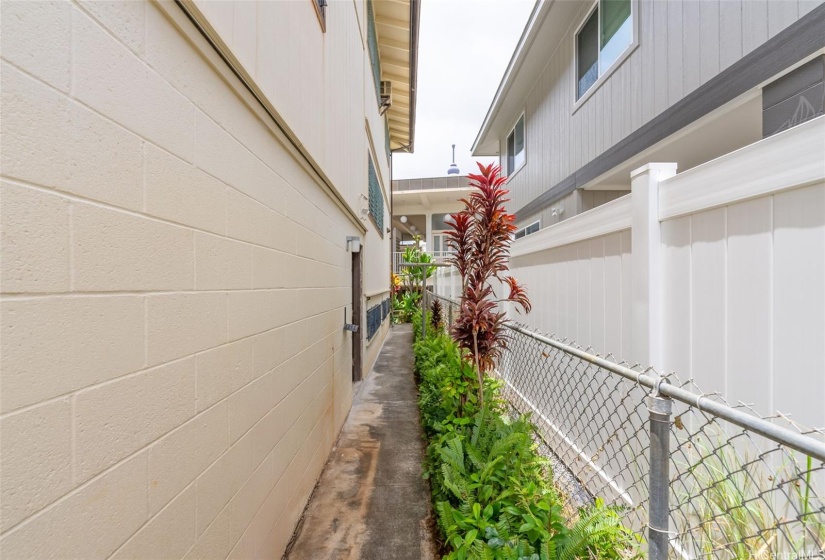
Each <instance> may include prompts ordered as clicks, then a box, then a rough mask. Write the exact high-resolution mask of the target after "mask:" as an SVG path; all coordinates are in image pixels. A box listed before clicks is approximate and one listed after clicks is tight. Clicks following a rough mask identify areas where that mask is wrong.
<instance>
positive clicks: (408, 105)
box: [373, 0, 421, 152]
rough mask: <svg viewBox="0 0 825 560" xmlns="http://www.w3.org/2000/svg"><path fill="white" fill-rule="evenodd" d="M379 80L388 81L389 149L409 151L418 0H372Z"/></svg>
mask: <svg viewBox="0 0 825 560" xmlns="http://www.w3.org/2000/svg"><path fill="white" fill-rule="evenodd" d="M373 8H374V10H375V29H376V35H377V38H378V53H379V57H380V58H381V79H382V80H389V81H390V82H392V104H391V106H390V108H389V109H388V110H387V124H388V127H389V132H390V150H392V151H405V152H412V151H413V143H414V140H415V100H416V82H417V67H418V24H419V16H420V12H421V5H420V0H380V1H377V2H373Z"/></svg>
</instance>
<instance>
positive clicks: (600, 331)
mask: <svg viewBox="0 0 825 560" xmlns="http://www.w3.org/2000/svg"><path fill="white" fill-rule="evenodd" d="M589 243H590V301H591V304H590V345H591V346H592V347H593V350H594V351H595V352H598V353H599V354H605V347H604V339H605V333H604V328H605V320H604V308H605V301H604V284H605V276H604V237H598V238H596V239H591V240H590V242H589Z"/></svg>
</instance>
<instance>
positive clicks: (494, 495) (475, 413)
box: [413, 319, 638, 560]
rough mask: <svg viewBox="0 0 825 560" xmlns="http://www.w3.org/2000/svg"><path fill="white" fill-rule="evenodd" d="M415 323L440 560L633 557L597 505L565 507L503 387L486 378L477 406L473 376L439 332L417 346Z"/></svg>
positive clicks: (610, 514) (614, 517)
mask: <svg viewBox="0 0 825 560" xmlns="http://www.w3.org/2000/svg"><path fill="white" fill-rule="evenodd" d="M413 322H414V326H415V332H416V340H417V342H416V343H415V368H416V375H417V378H418V382H419V408H420V410H421V421H422V424H423V428H424V433H425V437H426V439H427V452H426V457H425V464H424V472H425V477H427V478H429V481H430V485H431V489H432V499H433V508H434V510H435V512H436V518H437V525H438V529H439V531H440V534H441V535H440V536H441V539H442V543H443V551H444V554H445V558H448V559H463V558H502V559H510V558H512V559H530V560H545V559H555V558H569V559H573V558H605V559H609V558H627V557H630V556H633V555H634V553H633V550H634V549H635V548H637V547H636V546H635V545H637V544H638V543H637V542H636V541H635V539H636V537H635V536H634V535H633V533H631V532H630V531H629V530H627V529H626V528H625V527H624V526H623V525H622V523H621V519H620V515H619V512H618V510H616V509H615V508H611V507H606V506H604V504H603V503H602V502H601V501H600V500H596V502H595V504H593V505H591V506H588V507H585V508H581V509H578V511H576V508H575V507H565V500H564V499H563V497H562V495H561V494H560V493H559V492H558V490H557V489H556V487H555V486H554V484H553V477H552V469H551V468H550V464H549V461H547V460H546V459H545V458H544V457H543V456H542V455H541V454H540V453H539V450H538V445H537V444H536V443H535V436H536V432H535V428H534V426H533V425H532V424H531V422H530V420H529V417H528V416H518V417H515V416H513V415H511V414H509V413H508V408H507V407H506V406H505V403H504V402H503V400H502V398H501V396H500V384H501V382H500V381H498V380H496V379H493V378H491V377H487V378H485V380H484V391H483V397H484V398H483V402H479V396H478V381H476V380H477V379H478V377H477V375H476V372H475V371H474V369H473V366H472V365H471V364H470V363H469V362H468V361H467V360H466V359H465V356H464V355H463V354H462V351H461V350H460V349H459V347H458V346H457V345H456V343H455V342H454V341H453V340H452V339H451V338H450V337H449V336H447V335H446V334H445V333H444V331H443V328H438V326H437V325H434V326H433V327H432V328H429V329H428V336H427V338H426V339H424V340H421V339H420V322H421V320H420V319H417V320H414V321H413ZM430 333H432V334H430ZM572 512H574V513H572ZM571 513H572V515H571Z"/></svg>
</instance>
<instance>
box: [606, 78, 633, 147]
mask: <svg viewBox="0 0 825 560" xmlns="http://www.w3.org/2000/svg"><path fill="white" fill-rule="evenodd" d="M628 68H629V66H628V65H627V64H623V65H622V67H621V68H619V69H618V70H617V71H616V74H615V75H614V80H615V81H614V82H613V86H614V87H613V106H612V107H611V113H612V114H611V117H612V119H613V127H612V131H613V135H612V136H611V138H610V146H611V147H612V146H615V145H616V144H618V143H619V141H620V140H621V139H622V138H624V120H625V118H624V117H625V105H624V100H625V95H624V84H625V76H626V75H627V70H628Z"/></svg>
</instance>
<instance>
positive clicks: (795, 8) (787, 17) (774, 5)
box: [768, 0, 799, 38]
mask: <svg viewBox="0 0 825 560" xmlns="http://www.w3.org/2000/svg"><path fill="white" fill-rule="evenodd" d="M798 17H799V5H798V4H797V3H796V2H795V1H785V2H778V1H776V0H772V1H769V2H768V38H770V37H773V36H774V35H776V34H777V33H779V32H780V31H782V30H783V29H785V28H786V27H788V26H789V25H790V24H792V23H793V22H794V21H796V19H797V18H798Z"/></svg>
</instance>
